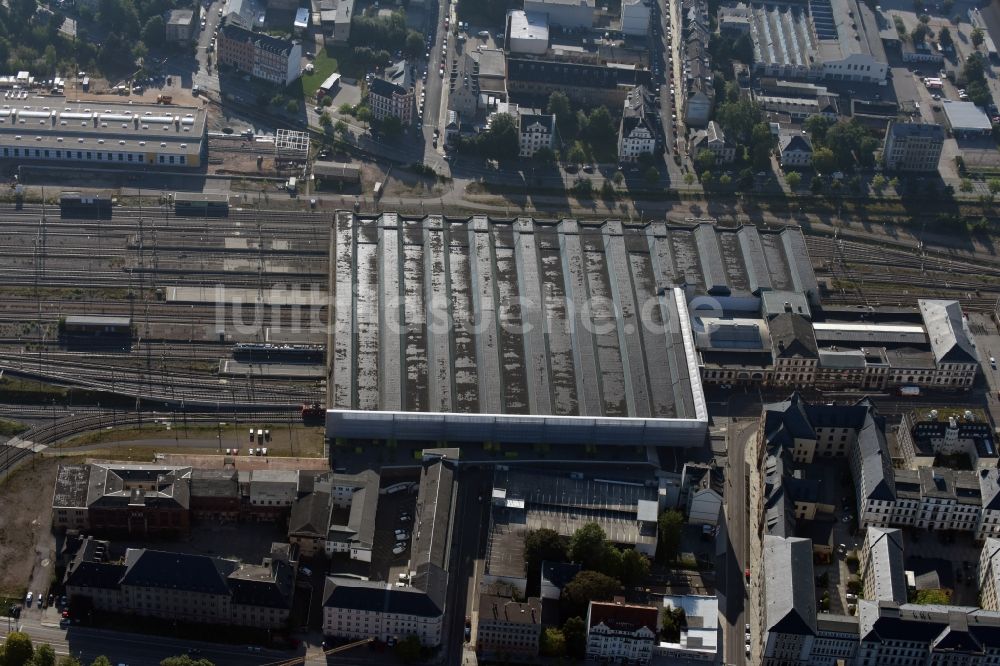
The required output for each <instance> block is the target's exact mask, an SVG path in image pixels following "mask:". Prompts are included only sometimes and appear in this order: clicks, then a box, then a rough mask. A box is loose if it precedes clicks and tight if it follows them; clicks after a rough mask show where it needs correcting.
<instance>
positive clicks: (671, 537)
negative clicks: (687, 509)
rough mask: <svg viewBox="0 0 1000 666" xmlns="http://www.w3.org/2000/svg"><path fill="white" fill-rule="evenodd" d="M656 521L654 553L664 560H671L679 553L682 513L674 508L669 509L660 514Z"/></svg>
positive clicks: (682, 523) (682, 522)
mask: <svg viewBox="0 0 1000 666" xmlns="http://www.w3.org/2000/svg"><path fill="white" fill-rule="evenodd" d="M658 523H659V524H658V527H659V545H658V547H657V549H656V554H657V555H658V556H660V557H661V558H662V559H663V560H664V561H666V562H673V561H675V560H676V559H677V556H678V555H680V550H681V530H683V529H684V514H682V513H681V512H680V511H677V510H675V509H669V510H667V511H664V512H663V513H661V514H660V517H659V519H658Z"/></svg>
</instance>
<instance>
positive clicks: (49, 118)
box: [0, 98, 206, 168]
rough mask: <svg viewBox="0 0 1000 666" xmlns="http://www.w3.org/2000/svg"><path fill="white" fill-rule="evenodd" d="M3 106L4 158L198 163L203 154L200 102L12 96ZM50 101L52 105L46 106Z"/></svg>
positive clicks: (0, 150)
mask: <svg viewBox="0 0 1000 666" xmlns="http://www.w3.org/2000/svg"><path fill="white" fill-rule="evenodd" d="M9 102H11V103H8V104H4V105H3V106H2V107H0V154H2V155H3V157H4V158H5V159H13V160H33V161H35V160H37V161H48V162H65V163H67V164H69V165H77V164H79V163H80V162H87V163H88V164H91V165H97V166H101V165H103V166H127V167H133V168H134V167H136V166H140V167H155V168H161V167H163V168H169V167H178V168H195V167H199V166H201V165H202V163H203V162H204V159H205V150H206V141H205V119H206V113H205V110H204V109H202V108H199V107H183V106H158V105H155V104H122V103H118V102H106V101H103V100H102V101H87V102H69V103H67V102H65V101H63V100H61V99H60V100H58V104H56V102H55V101H54V100H47V99H41V98H34V99H32V98H28V99H24V100H9ZM46 103H51V104H52V106H45V104H46Z"/></svg>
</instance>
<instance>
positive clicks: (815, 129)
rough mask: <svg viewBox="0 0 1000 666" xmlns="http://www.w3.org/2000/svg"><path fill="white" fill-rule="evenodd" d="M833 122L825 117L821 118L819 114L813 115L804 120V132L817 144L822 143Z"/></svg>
mask: <svg viewBox="0 0 1000 666" xmlns="http://www.w3.org/2000/svg"><path fill="white" fill-rule="evenodd" d="M832 124H833V122H832V121H831V120H830V119H829V118H827V117H826V116H821V115H819V114H813V115H811V116H809V117H808V118H806V121H805V122H804V123H803V127H805V130H806V131H807V132H809V137H810V138H811V139H812V140H813V141H814V142H817V143H822V142H823V140H824V139H826V131H827V130H828V129H830V125H832Z"/></svg>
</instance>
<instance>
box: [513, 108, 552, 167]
mask: <svg viewBox="0 0 1000 666" xmlns="http://www.w3.org/2000/svg"><path fill="white" fill-rule="evenodd" d="M517 119H518V136H517V139H518V146H519V149H520V150H519V154H520V156H521V157H534V155H535V153H537V152H538V151H539V150H541V149H543V148H547V149H548V150H554V149H555V146H556V117H555V116H554V115H553V114H551V113H527V112H521V111H519V112H518V114H517Z"/></svg>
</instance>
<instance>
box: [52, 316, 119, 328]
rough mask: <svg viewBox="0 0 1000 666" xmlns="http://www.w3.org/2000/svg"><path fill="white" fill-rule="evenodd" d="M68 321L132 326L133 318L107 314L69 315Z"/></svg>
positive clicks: (98, 324)
mask: <svg viewBox="0 0 1000 666" xmlns="http://www.w3.org/2000/svg"><path fill="white" fill-rule="evenodd" d="M66 323H67V324H69V325H72V326H131V325H132V320H131V319H130V318H129V317H113V316H105V315H69V316H67V317H66Z"/></svg>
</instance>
